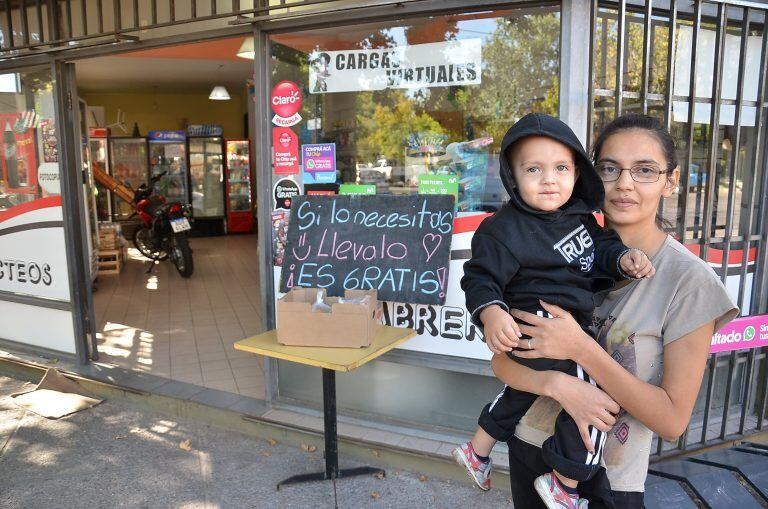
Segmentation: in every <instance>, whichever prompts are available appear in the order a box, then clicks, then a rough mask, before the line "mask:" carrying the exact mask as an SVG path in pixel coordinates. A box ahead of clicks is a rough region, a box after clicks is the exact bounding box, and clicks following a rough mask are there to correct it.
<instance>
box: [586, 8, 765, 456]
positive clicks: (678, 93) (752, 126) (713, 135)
mask: <svg viewBox="0 0 768 509" xmlns="http://www.w3.org/2000/svg"><path fill="white" fill-rule="evenodd" d="M658 3H659V4H660V5H654V2H653V1H652V0H647V1H645V2H639V1H634V2H631V1H627V0H620V1H614V2H608V1H598V0H593V2H592V22H591V30H590V33H591V34H592V55H591V57H590V62H591V67H592V68H591V69H590V77H591V81H592V86H591V90H590V112H589V132H588V136H589V137H590V142H591V141H592V140H593V139H594V137H595V136H596V134H597V133H599V131H600V129H601V128H602V127H603V126H604V125H605V124H607V123H608V122H610V121H611V120H612V119H613V118H615V116H616V115H620V114H622V113H627V112H636V113H646V114H650V115H653V116H657V117H658V118H660V119H661V120H663V121H664V122H665V123H666V125H667V127H668V128H669V129H670V131H671V132H672V133H673V135H674V136H675V137H676V139H677V140H678V143H679V147H678V149H679V154H678V156H679V157H678V159H679V161H680V174H681V175H680V178H681V182H680V193H679V195H678V196H677V197H673V198H671V199H668V200H666V201H664V200H663V203H662V204H661V206H660V210H659V212H660V213H661V214H662V215H663V216H664V217H665V219H667V220H669V221H671V222H672V227H671V228H670V229H669V231H670V233H672V234H674V235H675V236H676V237H677V238H678V239H679V240H680V241H681V242H682V243H683V244H685V245H686V246H687V247H688V248H689V249H690V250H691V251H693V252H694V253H696V254H697V255H698V256H700V257H701V258H702V259H704V260H706V261H707V262H708V263H709V264H710V266H712V267H713V268H714V269H715V271H716V272H717V273H718V275H719V276H720V278H721V280H722V281H723V283H725V284H727V285H728V286H729V288H731V289H734V288H738V293H737V297H736V298H737V300H738V305H739V307H740V308H741V310H742V315H754V314H762V313H766V312H767V310H766V299H765V296H764V295H763V294H764V293H765V290H766V288H765V287H764V285H765V280H766V259H767V258H768V255H766V251H768V246H766V235H767V234H768V220H766V214H767V213H768V212H767V211H766V209H768V205H766V201H768V167H767V163H766V146H767V144H768V140H767V139H766V132H765V129H764V123H765V119H766V116H767V115H768V97H767V96H766V80H767V79H768V78H766V67H768V64H767V60H766V59H767V55H768V34H766V21H768V6H765V5H763V4H758V3H755V2H742V1H736V0H734V1H731V2H729V1H716V0H710V1H704V0H696V1H694V2H690V1H685V2H683V1H680V2H677V1H674V0H672V1H670V2H663V3H662V2H658ZM661 4H663V5H661ZM707 48H712V49H713V51H711V52H708V51H707ZM758 63H759V67H758V65H757V64H758ZM734 66H735V67H734ZM732 291H733V290H732ZM764 350H765V349H752V350H746V351H743V350H742V351H733V352H730V353H725V354H720V355H718V354H713V355H711V356H710V358H709V360H708V365H707V369H706V372H705V379H704V382H703V384H702V390H701V393H700V395H699V400H698V401H697V406H696V409H695V410H694V416H693V419H692V420H691V424H690V425H689V427H688V429H687V430H686V432H685V433H684V434H683V436H682V437H681V438H680V440H679V441H678V442H677V443H675V444H671V443H668V442H664V441H663V440H661V439H660V438H656V445H655V453H654V456H655V457H656V458H659V457H662V456H664V457H666V456H669V455H674V454H679V453H680V452H681V451H685V450H690V449H695V448H700V447H704V446H707V445H710V444H712V443H716V442H719V441H724V440H726V439H729V440H730V439H734V438H739V437H743V436H745V435H748V434H750V433H754V432H757V431H760V430H762V429H763V427H764V425H765V423H766V421H765V418H766V406H767V405H768V390H767V387H768V357H767V356H766V352H765V351H764Z"/></svg>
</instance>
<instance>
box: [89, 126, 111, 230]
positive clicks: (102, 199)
mask: <svg viewBox="0 0 768 509" xmlns="http://www.w3.org/2000/svg"><path fill="white" fill-rule="evenodd" d="M90 147H91V151H90V152H91V173H93V171H94V170H95V169H97V168H98V169H99V170H101V171H103V172H105V173H106V172H107V168H109V156H108V153H107V139H106V138H95V137H93V136H90ZM95 184H96V214H97V215H98V218H99V221H109V220H111V219H112V203H111V202H112V200H111V199H110V198H111V197H110V195H111V194H112V193H110V191H109V189H107V188H106V187H104V186H103V185H102V184H100V183H99V182H98V181H97V182H96V183H95Z"/></svg>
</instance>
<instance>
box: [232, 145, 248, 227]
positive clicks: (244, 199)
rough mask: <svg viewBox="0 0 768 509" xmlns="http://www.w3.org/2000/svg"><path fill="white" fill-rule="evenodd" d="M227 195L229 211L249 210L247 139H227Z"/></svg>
mask: <svg viewBox="0 0 768 509" xmlns="http://www.w3.org/2000/svg"><path fill="white" fill-rule="evenodd" d="M227 196H228V203H227V205H228V207H229V212H250V211H251V170H250V164H249V158H248V140H228V141H227Z"/></svg>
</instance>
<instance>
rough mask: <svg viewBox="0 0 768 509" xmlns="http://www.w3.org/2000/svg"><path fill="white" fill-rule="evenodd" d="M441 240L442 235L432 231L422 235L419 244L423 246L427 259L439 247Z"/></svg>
mask: <svg viewBox="0 0 768 509" xmlns="http://www.w3.org/2000/svg"><path fill="white" fill-rule="evenodd" d="M442 241H443V237H442V236H440V235H435V234H434V233H427V234H426V235H424V238H423V239H422V241H421V244H422V245H423V246H424V251H426V252H427V261H429V260H430V258H432V256H433V255H434V254H435V251H437V248H438V247H440V243H441V242H442Z"/></svg>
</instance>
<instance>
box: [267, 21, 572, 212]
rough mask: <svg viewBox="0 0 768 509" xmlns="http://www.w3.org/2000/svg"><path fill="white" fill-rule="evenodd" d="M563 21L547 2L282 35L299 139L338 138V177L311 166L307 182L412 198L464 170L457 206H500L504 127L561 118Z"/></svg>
mask: <svg viewBox="0 0 768 509" xmlns="http://www.w3.org/2000/svg"><path fill="white" fill-rule="evenodd" d="M559 26H560V19H559V13H558V12H557V8H556V7H540V8H534V9H520V10H514V11H501V12H498V11H497V12H494V13H481V14H461V15H453V16H441V17H434V18H426V19H418V20H413V21H409V22H407V23H399V24H395V25H394V26H393V24H392V23H386V24H374V25H363V26H357V27H350V28H345V29H344V30H343V36H341V35H340V32H339V29H338V28H332V29H323V30H313V31H311V32H301V33H297V34H284V35H276V36H274V37H273V38H272V59H273V69H274V70H273V83H278V82H280V81H283V80H288V81H291V82H293V83H296V84H297V85H298V86H299V87H300V89H301V91H302V94H303V104H302V108H301V111H300V115H301V116H302V117H303V119H304V121H302V122H301V123H300V124H299V125H296V126H295V127H294V128H295V129H296V130H297V131H298V137H299V140H298V141H299V143H300V144H311V143H335V145H336V147H335V148H336V174H335V175H333V176H332V177H331V176H326V175H321V174H320V173H314V174H313V173H312V172H307V171H306V170H307V169H306V168H304V171H303V172H302V175H301V178H302V180H303V182H302V183H303V184H304V185H305V186H308V187H307V190H308V191H311V190H312V188H313V186H314V185H315V184H320V183H322V184H328V183H331V184H335V185H340V184H354V185H365V186H371V187H368V189H369V192H375V193H377V194H414V193H417V192H418V190H419V183H420V181H421V182H422V183H423V181H424V180H423V179H424V176H430V175H439V176H454V177H455V178H456V181H457V183H458V202H457V207H458V211H459V212H472V211H494V210H497V209H498V207H499V206H500V205H501V203H503V201H504V200H505V199H506V194H505V192H504V189H503V186H502V185H501V181H500V180H499V176H498V149H499V145H500V143H501V138H502V136H503V135H504V133H505V131H506V130H507V129H508V128H509V127H510V126H511V125H512V124H513V123H514V122H515V121H516V120H517V119H519V118H520V117H521V116H523V115H524V114H526V113H528V112H531V111H541V112H545V113H550V114H553V115H556V114H557V109H558V90H559V89H558V70H559V57H558V54H559V51H558V50H559V33H560V30H559Z"/></svg>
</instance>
